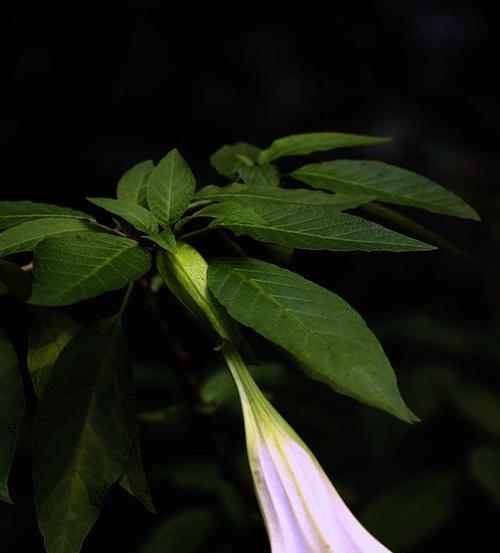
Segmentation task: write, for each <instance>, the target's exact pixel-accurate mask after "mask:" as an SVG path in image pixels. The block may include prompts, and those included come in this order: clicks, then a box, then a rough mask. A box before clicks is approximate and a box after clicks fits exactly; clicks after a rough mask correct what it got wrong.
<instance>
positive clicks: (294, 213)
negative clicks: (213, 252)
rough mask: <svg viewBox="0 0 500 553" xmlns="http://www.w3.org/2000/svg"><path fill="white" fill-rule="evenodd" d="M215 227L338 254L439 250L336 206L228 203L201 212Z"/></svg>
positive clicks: (302, 247)
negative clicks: (209, 218)
mask: <svg viewBox="0 0 500 553" xmlns="http://www.w3.org/2000/svg"><path fill="white" fill-rule="evenodd" d="M194 217H211V218H214V219H215V220H214V221H213V222H212V223H211V224H210V226H215V227H222V228H227V229H229V230H231V231H232V232H234V233H235V234H236V235H238V236H239V235H242V234H243V235H247V236H250V237H251V238H253V239H254V240H259V241H261V242H268V243H269V242H270V243H273V244H278V245H281V246H288V247H291V248H300V249H306V250H336V251H352V250H360V251H393V252H402V251H425V250H433V249H435V247H434V246H430V245H428V244H425V243H424V242H420V241H418V240H415V239H413V238H408V237H407V236H404V235H402V234H398V233H397V232H394V231H392V230H388V229H386V228H384V227H382V226H380V225H377V224H376V223H372V222H370V221H367V220H365V219H362V218H360V217H355V216H354V215H347V214H345V213H341V212H339V211H338V210H337V209H335V208H332V207H324V206H304V205H293V204H290V205H285V204H283V203H282V202H277V201H274V200H263V199H262V200H261V199H256V198H252V199H251V200H246V199H245V200H243V199H241V198H240V199H238V200H237V201H236V200H224V201H222V202H221V203H219V204H214V205H209V206H207V207H204V208H203V209H201V210H200V211H198V212H197V213H196V214H195V215H194Z"/></svg>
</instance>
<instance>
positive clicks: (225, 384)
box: [200, 363, 284, 409]
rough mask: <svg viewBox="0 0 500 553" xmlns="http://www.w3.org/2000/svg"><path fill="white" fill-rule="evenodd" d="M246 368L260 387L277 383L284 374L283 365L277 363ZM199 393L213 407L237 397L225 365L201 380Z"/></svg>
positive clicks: (215, 407) (234, 386)
mask: <svg viewBox="0 0 500 553" xmlns="http://www.w3.org/2000/svg"><path fill="white" fill-rule="evenodd" d="M248 369H249V370H250V373H251V374H252V376H253V378H254V379H255V381H256V382H257V383H258V384H259V385H260V386H261V387H265V386H268V385H274V384H277V383H278V382H279V380H280V378H281V377H282V376H283V375H284V367H283V365H280V364H278V363H263V364H261V365H250V366H249V367H248ZM200 395H201V398H202V400H203V401H204V402H205V403H206V404H208V405H211V406H212V407H213V408H214V409H217V408H218V407H220V406H221V405H222V404H224V403H226V402H227V401H229V400H231V399H234V398H237V397H238V393H237V391H236V385H235V383H234V381H233V378H232V376H231V374H230V373H229V371H228V370H227V368H226V367H224V368H222V369H220V370H218V371H216V372H215V373H213V374H212V375H211V376H209V377H208V378H207V379H206V380H205V381H204V382H203V384H202V385H201V387H200Z"/></svg>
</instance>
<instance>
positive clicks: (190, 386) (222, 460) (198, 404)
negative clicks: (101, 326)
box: [138, 278, 255, 505]
mask: <svg viewBox="0 0 500 553" xmlns="http://www.w3.org/2000/svg"><path fill="white" fill-rule="evenodd" d="M138 283H139V286H140V287H141V288H142V290H143V292H144V297H145V302H144V304H145V307H146V308H148V309H149V310H150V312H151V314H152V316H153V318H154V320H155V321H156V323H157V325H158V328H159V330H160V332H161V333H162V335H163V337H164V338H165V342H166V345H167V348H166V349H167V351H168V354H169V355H170V356H171V355H172V354H173V357H174V358H175V359H174V361H175V363H174V367H175V370H174V373H175V376H176V378H177V380H178V381H179V384H180V385H181V387H182V389H183V391H184V394H185V396H186V400H187V404H188V406H189V408H190V411H191V412H192V413H193V415H194V416H195V417H196V419H197V420H198V421H199V424H200V426H201V427H202V428H206V431H207V432H210V433H211V434H212V436H213V440H214V443H215V454H216V456H217V460H218V463H219V466H220V469H221V472H222V474H223V476H224V477H225V478H226V480H227V481H228V482H231V483H232V484H233V485H234V486H236V487H237V488H238V489H239V490H240V492H241V493H242V494H243V496H244V497H245V498H246V499H247V500H248V502H249V503H250V504H252V505H254V504H255V494H254V491H253V484H252V482H251V481H250V480H248V479H247V477H246V475H245V473H242V472H241V470H240V467H239V465H238V462H237V461H236V459H235V458H234V457H233V455H232V452H231V451H230V450H229V448H228V446H227V443H228V441H229V440H228V436H227V433H226V432H224V431H223V428H222V427H221V425H220V424H219V421H218V417H217V413H214V414H206V411H204V410H203V403H202V398H201V393H200V383H199V381H198V378H197V376H196V375H195V374H194V373H193V371H192V369H191V366H190V363H189V354H188V352H187V349H186V347H185V346H184V344H183V343H182V341H181V340H180V339H179V338H178V337H174V336H173V334H172V332H171V331H170V328H169V326H168V324H167V322H166V321H165V319H164V318H163V316H162V314H161V311H160V308H159V306H158V303H157V300H156V297H155V295H154V294H153V292H152V291H151V290H150V288H149V286H148V283H147V281H146V279H144V278H141V279H139V281H138ZM236 354H237V355H239V354H238V352H236ZM207 423H208V428H207Z"/></svg>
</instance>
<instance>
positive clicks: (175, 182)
mask: <svg viewBox="0 0 500 553" xmlns="http://www.w3.org/2000/svg"><path fill="white" fill-rule="evenodd" d="M194 189H195V179H194V176H193V173H192V172H191V169H190V168H189V166H188V164H187V163H186V162H185V161H184V159H183V158H182V156H181V154H180V153H179V152H178V151H177V150H175V149H174V150H171V151H170V152H169V153H168V154H167V155H166V156H165V157H164V158H163V159H162V160H161V161H160V163H158V165H157V166H156V167H155V168H154V169H153V172H152V173H151V175H150V177H149V179H148V186H147V196H148V205H149V209H150V210H151V212H152V213H153V215H155V217H156V218H157V219H158V221H160V223H161V224H162V225H163V226H165V227H168V226H169V225H170V224H171V223H175V222H176V221H177V220H178V219H179V218H180V217H181V216H182V214H183V213H184V211H186V209H187V206H188V205H189V202H190V201H191V198H192V197H193V194H194Z"/></svg>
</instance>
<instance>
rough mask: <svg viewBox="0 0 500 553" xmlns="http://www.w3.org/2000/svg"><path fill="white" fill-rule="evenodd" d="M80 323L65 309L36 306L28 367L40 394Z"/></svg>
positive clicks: (29, 343)
mask: <svg viewBox="0 0 500 553" xmlns="http://www.w3.org/2000/svg"><path fill="white" fill-rule="evenodd" d="M80 330H81V326H80V325H79V324H78V323H77V322H76V321H74V320H73V319H71V318H70V317H68V316H67V315H66V314H65V313H63V312H62V311H57V310H55V309H36V310H33V312H32V316H31V326H30V329H29V337H28V370H29V372H30V375H31V381H32V382H33V388H34V389H35V393H36V395H37V396H38V397H41V396H42V395H43V391H44V389H45V385H46V384H47V381H48V380H49V377H50V373H51V371H52V368H53V366H54V364H55V362H56V360H57V358H58V357H59V354H60V353H61V351H62V350H63V348H64V346H66V344H68V343H69V342H70V341H71V340H72V339H73V337H74V336H76V334H78V332H79V331H80Z"/></svg>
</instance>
